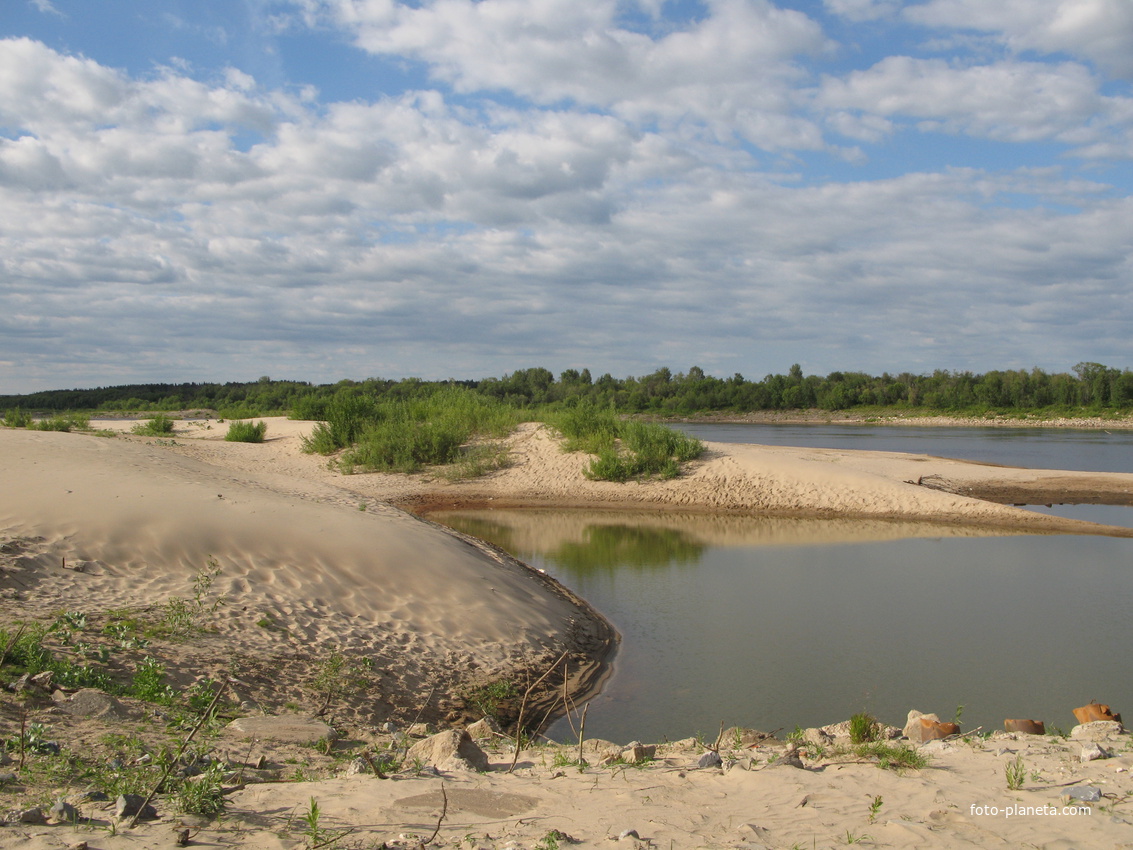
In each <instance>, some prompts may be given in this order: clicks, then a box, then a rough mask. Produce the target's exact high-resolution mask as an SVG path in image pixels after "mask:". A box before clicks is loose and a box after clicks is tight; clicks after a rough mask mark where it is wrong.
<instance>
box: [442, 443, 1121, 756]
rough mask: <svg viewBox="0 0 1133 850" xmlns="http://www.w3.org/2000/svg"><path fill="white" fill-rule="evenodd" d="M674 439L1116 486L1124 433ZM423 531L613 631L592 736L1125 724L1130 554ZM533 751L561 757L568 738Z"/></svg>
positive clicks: (661, 535) (997, 543)
mask: <svg viewBox="0 0 1133 850" xmlns="http://www.w3.org/2000/svg"><path fill="white" fill-rule="evenodd" d="M686 430H688V431H689V432H690V433H694V434H696V435H697V436H700V437H702V438H703V439H708V440H715V441H722V442H756V443H765V444H776V445H809V446H820V447H827V448H862V449H870V450H878V451H911V452H918V453H922V454H933V455H940V456H946V457H960V458H965V459H970V460H983V461H988V462H993V463H1001V464H1006V465H1018V466H1035V467H1045V468H1061V469H1084V470H1100V471H1133V462H1131V458H1133V452H1130V449H1133V434H1129V433H1128V432H1114V433H1112V434H1109V433H1105V432H1079V431H1061V430H1040V429H1011V430H1010V431H1006V430H1001V429H993V428H979V429H968V428H964V429H959V428H920V427H912V428H893V427H890V426H885V427H868V426H826V425H816V426H809V425H808V426H775V425H758V426H747V425H698V426H687V427H686ZM1069 508H1070V506H1065V507H1064V510H1066V509H1069ZM1082 510H1086V514H1085V515H1084V516H1082V518H1086V519H1098V520H1099V521H1107V522H1109V521H1113V520H1111V519H1102V518H1101V515H1099V514H1097V513H1096V511H1098V510H1101V511H1105V510H1111V511H1118V512H1119V513H1118V514H1117V516H1119V517H1120V518H1121V519H1122V520H1125V519H1126V518H1127V517H1128V516H1129V514H1128V512H1129V510H1130V509H1129V508H1113V509H1108V508H1106V506H1087V507H1086V508H1083V509H1082ZM1091 511H1094V512H1095V513H1090V512H1091ZM433 518H435V519H437V520H438V521H441V522H444V523H446V524H449V525H452V526H453V527H456V528H459V529H461V530H463V531H467V532H468V533H471V534H475V535H477V536H480V537H484V538H486V539H489V540H491V541H492V542H494V543H497V544H498V545H500V546H502V547H503V548H505V549H507V550H508V551H510V552H512V554H514V555H515V556H516V557H518V558H520V559H522V560H524V561H526V562H527V563H529V564H531V565H532V566H535V567H537V568H540V569H544V570H546V571H547V572H548V573H550V574H551V575H554V576H555V577H556V578H558V579H559V580H560V581H562V582H563V583H564V584H566V585H567V586H569V587H570V588H571V589H572V590H574V591H575V592H577V593H579V594H580V595H581V596H583V597H584V598H586V599H587V600H588V601H590V602H591V604H593V605H594V606H595V607H596V608H597V609H598V610H600V611H601V612H602V613H603V614H604V615H606V616H607V617H608V618H609V619H610V620H611V621H612V622H613V623H614V625H615V626H616V627H617V628H618V630H619V631H620V632H621V634H622V644H621V646H620V648H619V650H618V652H617V655H616V657H615V660H614V665H613V673H612V675H611V677H610V679H609V680H608V682H607V683H606V686H605V687H604V688H603V691H602V693H601V694H600V695H599V696H598V697H596V698H595V699H594V700H593V701H592V703H591V708H590V709H589V714H588V717H587V735H588V737H595V736H596V737H603V738H609V739H611V740H615V741H618V742H621V743H624V742H626V741H629V740H631V739H639V740H643V741H660V740H665V739H670V740H672V739H676V738H681V737H686V736H689V735H693V734H697V733H700V734H703V735H705V736H707V737H709V738H711V737H714V736H715V734H716V731H717V730H718V729H719V725H720V723H721V722H723V723H725V725H729V726H730V725H733V724H735V725H741V726H750V727H754V728H758V729H762V730H765V731H774V730H784V731H785V732H789V731H791V730H793V729H794V728H795V726H796V725H798V726H802V727H807V726H813V725H822V724H826V723H833V722H837V721H839V720H845V719H847V718H848V717H849V716H850V715H851V714H853V713H855V712H857V711H869V712H872V713H873V714H875V715H876V716H878V717H879V718H880V719H882V720H883V721H885V722H887V723H892V724H894V725H898V726H900V725H903V723H904V719H905V714H906V713H907V712H908V710H909V709H913V708H915V709H918V710H920V711H932V712H936V713H937V714H939V715H940V716H941V718H942V719H952V718H953V717H954V716H955V715H956V714H957V713H959V714H960V715H961V718H960V719H961V723H962V725H963V726H964V728H965V729H971V728H973V727H975V726H983V727H985V728H989V729H990V728H1002V722H1003V720H1004V719H1005V718H1006V717H1020V718H1022V717H1027V718H1034V719H1037V720H1044V721H1046V723H1047V724H1048V726H1057V727H1061V728H1063V729H1066V730H1068V729H1069V728H1070V727H1071V726H1072V725H1074V718H1073V715H1072V714H1071V709H1073V708H1075V707H1076V706H1078V705H1082V704H1084V703H1087V702H1089V701H1090V700H1091V699H1097V700H1099V701H1101V702H1108V703H1110V704H1112V705H1113V706H1114V709H1115V710H1117V711H1120V710H1122V708H1123V707H1124V708H1125V710H1126V711H1133V661H1131V660H1130V653H1128V652H1127V651H1126V646H1127V643H1128V637H1129V629H1130V623H1131V622H1133V569H1131V567H1133V541H1131V540H1125V539H1115V538H1106V537H1078V536H1062V537H1050V536H1032V535H1018V534H1010V535H1004V534H995V535H987V534H986V533H984V532H975V531H959V532H957V531H956V530H953V529H947V530H944V529H941V528H937V527H933V526H926V525H924V524H901V523H884V522H875V521H829V520H826V521H820V520H813V521H806V520H784V519H769V518H737V517H728V518H722V517H704V516H686V517H682V516H667V515H659V514H658V513H650V514H641V515H638V516H634V515H626V514H623V513H621V512H618V513H613V512H577V511H545V510H529V511H461V512H446V513H444V514H438V515H434V517H433ZM1125 524H1128V523H1127V522H1126V523H1125ZM551 734H552V736H553V737H557V738H562V739H568V738H570V737H571V730H570V727H569V724H568V723H567V722H565V721H560V722H559V723H557V724H556V725H555V726H554V727H552V730H551Z"/></svg>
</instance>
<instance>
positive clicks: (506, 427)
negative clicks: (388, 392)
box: [316, 388, 519, 472]
mask: <svg viewBox="0 0 1133 850" xmlns="http://www.w3.org/2000/svg"><path fill="white" fill-rule="evenodd" d="M518 421H519V413H518V411H516V410H515V409H514V408H512V407H509V406H507V405H505V404H503V403H501V402H498V401H495V400H493V399H490V398H485V397H484V396H481V395H478V394H476V393H474V392H472V391H471V390H467V389H461V388H445V389H442V390H440V391H438V392H436V393H434V394H432V395H430V396H426V397H421V398H415V399H410V400H406V401H387V402H382V403H380V404H375V405H374V407H373V413H372V415H371V420H370V422H369V424H367V425H366V427H365V428H364V430H363V431H362V433H361V434H360V435H359V437H358V441H357V444H356V445H354V446H353V447H352V448H350V450H349V451H347V452H346V453H345V454H343V456H342V461H341V465H342V467H343V469H345V470H347V471H353V469H354V468H355V467H361V468H362V469H364V470H368V471H377V472H416V471H418V470H420V469H421V468H422V467H424V466H427V465H431V464H447V463H452V462H454V461H457V460H459V458H460V456H461V452H460V450H461V446H463V445H465V444H466V443H468V442H469V441H470V440H472V439H474V438H476V437H502V436H504V435H506V434H508V433H509V432H510V431H511V429H512V428H514V427H515V425H516V424H517V423H518ZM317 431H318V429H316V432H317Z"/></svg>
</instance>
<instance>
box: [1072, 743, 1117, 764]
mask: <svg viewBox="0 0 1133 850" xmlns="http://www.w3.org/2000/svg"><path fill="white" fill-rule="evenodd" d="M1111 755H1112V754H1111V753H1110V752H1109V750H1107V749H1105V748H1104V747H1102V746H1101V745H1100V744H1096V743H1090V744H1083V745H1082V751H1081V752H1080V753H1079V754H1078V760H1079V761H1082V762H1087V761H1097V760H1098V759H1107V758H1109V757H1110V756H1111Z"/></svg>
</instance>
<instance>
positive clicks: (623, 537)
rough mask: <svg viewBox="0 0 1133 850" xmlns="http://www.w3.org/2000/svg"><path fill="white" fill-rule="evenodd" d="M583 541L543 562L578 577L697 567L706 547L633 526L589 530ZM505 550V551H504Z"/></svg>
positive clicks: (671, 532)
mask: <svg viewBox="0 0 1133 850" xmlns="http://www.w3.org/2000/svg"><path fill="white" fill-rule="evenodd" d="M584 537H585V538H586V539H585V540H583V541H570V542H566V543H562V544H561V545H559V546H558V547H556V548H554V549H551V550H549V551H548V552H546V553H545V554H544V556H543V557H544V558H545V559H546V560H547V561H548V562H549V563H553V564H556V565H557V566H560V567H562V568H563V569H565V570H568V571H569V572H572V573H574V574H576V575H587V574H590V573H596V572H613V571H615V570H619V569H626V568H636V569H639V570H640V569H649V568H655V567H667V566H671V565H678V566H688V565H691V564H696V563H698V562H699V561H700V559H701V558H702V557H703V554H704V550H705V548H706V547H705V545H704V544H703V543H699V542H697V541H696V540H695V539H693V538H692V537H690V536H689V535H687V534H684V533H683V532H680V531H677V530H674V529H671V528H655V527H652V528H651V527H649V526H633V525H591V526H587V528H586V532H585V534H584ZM505 548H506V547H505Z"/></svg>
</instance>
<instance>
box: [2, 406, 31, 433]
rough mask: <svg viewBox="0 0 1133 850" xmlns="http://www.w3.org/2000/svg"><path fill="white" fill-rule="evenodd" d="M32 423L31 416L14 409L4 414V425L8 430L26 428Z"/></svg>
mask: <svg viewBox="0 0 1133 850" xmlns="http://www.w3.org/2000/svg"><path fill="white" fill-rule="evenodd" d="M31 423H32V418H31V414H30V413H28V412H27V411H26V410H20V408H18V407H15V408H12V409H11V410H8V411H5V413H4V424H5V425H7V426H8V427H9V428H27V427H28V426H29V425H31Z"/></svg>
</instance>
